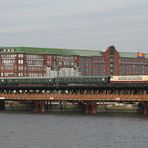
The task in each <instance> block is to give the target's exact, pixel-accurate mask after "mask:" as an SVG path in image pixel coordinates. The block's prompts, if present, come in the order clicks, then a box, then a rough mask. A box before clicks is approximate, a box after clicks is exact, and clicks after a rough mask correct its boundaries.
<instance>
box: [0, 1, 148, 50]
mask: <svg viewBox="0 0 148 148" xmlns="http://www.w3.org/2000/svg"><path fill="white" fill-rule="evenodd" d="M147 43H148V0H0V46H25V47H28V46H29V47H51V48H52V47H53V48H67V49H90V50H92V49H96V50H105V49H106V48H107V47H109V46H110V45H114V46H115V47H116V48H117V49H118V50H119V51H131V52H147V53H148V47H147Z"/></svg>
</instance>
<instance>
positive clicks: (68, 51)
mask: <svg viewBox="0 0 148 148" xmlns="http://www.w3.org/2000/svg"><path fill="white" fill-rule="evenodd" d="M1 49H15V51H14V52H15V53H26V54H52V55H65V56H68V55H69V56H71V55H79V56H86V57H91V56H102V55H103V54H102V53H104V52H103V51H98V50H92V49H90V50H82V49H81V50H80V49H64V48H63V49H62V48H38V47H1ZM119 57H126V58H137V52H119ZM145 58H148V53H145Z"/></svg>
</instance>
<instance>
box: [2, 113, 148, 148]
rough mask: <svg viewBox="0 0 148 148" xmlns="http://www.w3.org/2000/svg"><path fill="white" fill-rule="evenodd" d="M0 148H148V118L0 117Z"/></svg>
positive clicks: (108, 114)
mask: <svg viewBox="0 0 148 148" xmlns="http://www.w3.org/2000/svg"><path fill="white" fill-rule="evenodd" d="M0 148H148V117H147V116H144V115H142V114H129V113H128V114H127V113H123V114H117V113H116V114H111V113H106V114H105V113H104V114H97V115H86V114H79V113H77V114H75V113H69V114H68V113H67V114H65V113H50V114H28V113H26V114H25V113H22V114H21V113H0Z"/></svg>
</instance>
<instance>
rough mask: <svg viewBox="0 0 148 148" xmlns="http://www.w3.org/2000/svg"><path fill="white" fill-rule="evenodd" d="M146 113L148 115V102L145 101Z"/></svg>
mask: <svg viewBox="0 0 148 148" xmlns="http://www.w3.org/2000/svg"><path fill="white" fill-rule="evenodd" d="M144 115H148V102H144Z"/></svg>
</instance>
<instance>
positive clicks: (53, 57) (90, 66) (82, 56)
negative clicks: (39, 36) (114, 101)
mask: <svg viewBox="0 0 148 148" xmlns="http://www.w3.org/2000/svg"><path fill="white" fill-rule="evenodd" d="M104 75H116V76H118V75H148V53H142V52H119V51H118V50H117V49H115V47H114V46H110V47H108V48H107V49H106V51H98V50H91V49H90V50H78V49H75V50H74V49H56V48H32V47H1V48H0V77H51V78H52V77H57V76H104Z"/></svg>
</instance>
